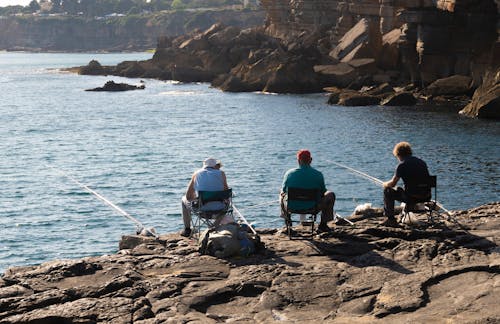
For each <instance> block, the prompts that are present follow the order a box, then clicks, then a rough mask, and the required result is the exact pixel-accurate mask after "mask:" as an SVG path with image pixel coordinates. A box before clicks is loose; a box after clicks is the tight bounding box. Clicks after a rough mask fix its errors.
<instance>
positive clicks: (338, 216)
mask: <svg viewBox="0 0 500 324" xmlns="http://www.w3.org/2000/svg"><path fill="white" fill-rule="evenodd" d="M334 214H335V217H336V218H340V219H343V220H345V221H346V222H348V223H349V224H350V225H354V223H353V222H351V221H350V220H348V219H347V218H345V217H343V216H340V215H339V214H337V213H336V212H334Z"/></svg>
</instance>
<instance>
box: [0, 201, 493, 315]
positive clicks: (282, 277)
mask: <svg viewBox="0 0 500 324" xmlns="http://www.w3.org/2000/svg"><path fill="white" fill-rule="evenodd" d="M349 218H350V220H351V221H353V222H354V226H351V225H349V224H347V223H341V222H339V223H338V224H336V225H333V224H331V225H332V227H333V228H334V230H333V232H332V233H322V234H320V235H317V236H315V238H314V240H304V239H294V240H290V239H288V237H287V236H286V235H284V234H281V233H280V231H276V230H262V231H260V233H261V238H262V241H263V242H264V244H265V249H263V250H262V251H260V252H259V253H257V254H255V255H253V256H250V257H246V258H241V257H238V258H232V259H218V258H215V257H211V256H206V255H205V256H202V255H200V254H199V253H198V252H197V245H196V244H195V243H194V242H193V241H192V240H189V239H186V238H182V237H180V236H178V235H177V234H168V235H161V237H160V239H159V240H155V239H154V238H148V237H142V236H135V235H131V236H124V237H123V238H122V241H121V242H120V251H119V252H118V253H117V254H113V255H107V256H101V257H89V258H84V259H80V260H66V261H52V262H47V263H44V264H42V265H39V266H26V267H16V268H10V269H8V270H7V271H6V272H5V274H4V275H3V277H2V278H1V279H0V323H2V324H8V323H9V324H10V323H96V322H105V323H131V322H133V323H144V324H146V323H180V322H191V321H192V322H200V323H218V322H238V323H239V322H243V323H274V322H284V323H296V322H304V323H305V322H308V323H320V322H321V323H353V322H370V323H374V322H381V323H400V322H403V321H404V322H412V323H430V322H432V323H450V322H460V323H496V322H498V321H500V311H499V310H498V308H497V303H498V296H499V295H500V287H499V285H498V281H499V279H500V277H499V274H500V256H499V253H500V251H499V248H498V243H499V241H500V202H497V203H491V204H487V205H483V206H479V207H477V208H473V209H470V210H466V211H456V212H454V213H453V216H452V217H451V218H447V217H443V218H442V221H440V222H438V223H436V224H434V225H432V226H430V225H429V224H426V223H420V226H418V227H415V226H404V227H401V228H389V227H384V226H381V225H378V223H379V222H380V220H381V219H382V218H381V215H380V210H378V209H373V210H369V211H366V212H365V213H363V214H359V215H358V214H353V215H351V216H350V217H349ZM298 230H299V232H300V228H298Z"/></svg>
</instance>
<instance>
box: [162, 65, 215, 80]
mask: <svg viewBox="0 0 500 324" xmlns="http://www.w3.org/2000/svg"><path fill="white" fill-rule="evenodd" d="M214 77H215V75H214V74H213V73H212V72H210V71H206V70H203V69H201V68H199V67H188V66H174V67H173V68H172V79H173V80H176V81H180V82H210V81H212V80H213V78H214Z"/></svg>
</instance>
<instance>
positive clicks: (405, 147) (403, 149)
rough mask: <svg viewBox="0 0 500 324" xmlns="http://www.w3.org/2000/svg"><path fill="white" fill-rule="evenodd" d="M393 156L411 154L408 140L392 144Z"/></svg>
mask: <svg viewBox="0 0 500 324" xmlns="http://www.w3.org/2000/svg"><path fill="white" fill-rule="evenodd" d="M392 154H394V156H400V157H407V156H411V155H412V154H413V152H412V151H411V145H410V143H408V142H399V143H398V144H396V145H395V146H394V149H393V150H392Z"/></svg>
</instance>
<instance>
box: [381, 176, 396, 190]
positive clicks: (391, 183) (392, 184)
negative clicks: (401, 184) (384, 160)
mask: <svg viewBox="0 0 500 324" xmlns="http://www.w3.org/2000/svg"><path fill="white" fill-rule="evenodd" d="M398 181H399V177H397V176H396V175H394V176H393V177H392V179H391V180H389V181H386V182H384V188H394V187H395V186H396V184H397V183H398Z"/></svg>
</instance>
